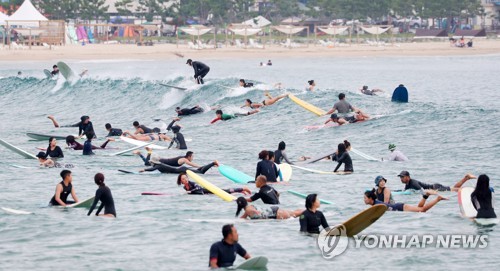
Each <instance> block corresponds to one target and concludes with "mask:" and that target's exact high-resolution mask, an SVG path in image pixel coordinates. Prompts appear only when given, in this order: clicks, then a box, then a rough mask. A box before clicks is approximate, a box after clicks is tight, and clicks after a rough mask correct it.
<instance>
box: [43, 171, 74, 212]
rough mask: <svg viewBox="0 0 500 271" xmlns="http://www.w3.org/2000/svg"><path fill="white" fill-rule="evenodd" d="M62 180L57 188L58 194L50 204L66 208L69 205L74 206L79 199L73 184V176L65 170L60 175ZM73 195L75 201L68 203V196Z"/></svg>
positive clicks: (55, 194) (56, 193)
mask: <svg viewBox="0 0 500 271" xmlns="http://www.w3.org/2000/svg"><path fill="white" fill-rule="evenodd" d="M60 175H61V178H62V179H63V180H62V181H61V182H60V183H58V184H57V186H56V192H55V193H54V196H53V197H52V199H51V200H50V202H49V206H54V205H60V206H66V205H68V204H73V203H77V202H78V197H77V196H76V192H75V189H74V188H73V185H72V184H71V183H72V182H73V176H71V171H69V170H67V169H65V170H63V171H61V173H60ZM70 194H71V197H72V198H73V200H74V201H68V196H69V195H70Z"/></svg>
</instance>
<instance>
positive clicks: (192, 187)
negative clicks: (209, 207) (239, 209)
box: [177, 172, 252, 195]
mask: <svg viewBox="0 0 500 271" xmlns="http://www.w3.org/2000/svg"><path fill="white" fill-rule="evenodd" d="M177 185H179V186H180V185H182V188H184V190H186V191H187V192H188V194H191V195H205V194H213V193H212V192H210V191H209V190H207V189H205V188H203V187H201V186H199V185H198V184H196V183H195V182H192V181H190V180H189V178H188V176H187V174H186V172H181V173H179V176H177ZM222 190H224V191H225V192H227V193H229V194H233V193H243V194H245V195H249V194H251V193H252V191H250V189H249V188H248V187H243V188H228V189H222Z"/></svg>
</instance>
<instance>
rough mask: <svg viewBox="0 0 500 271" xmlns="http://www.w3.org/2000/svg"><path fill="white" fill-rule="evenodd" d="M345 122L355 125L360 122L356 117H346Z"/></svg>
mask: <svg viewBox="0 0 500 271" xmlns="http://www.w3.org/2000/svg"><path fill="white" fill-rule="evenodd" d="M344 120H345V121H347V122H349V123H355V122H357V121H358V120H357V119H356V117H355V116H345V117H344Z"/></svg>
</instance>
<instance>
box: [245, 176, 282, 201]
mask: <svg viewBox="0 0 500 271" xmlns="http://www.w3.org/2000/svg"><path fill="white" fill-rule="evenodd" d="M255 187H257V188H259V192H257V193H255V194H253V196H251V197H250V198H247V199H246V200H247V201H248V202H254V201H256V200H258V199H261V200H262V202H264V203H265V204H280V200H279V197H280V193H278V191H276V190H275V189H274V188H273V187H271V186H269V185H267V179H266V176H264V175H260V176H259V177H257V179H256V180H255Z"/></svg>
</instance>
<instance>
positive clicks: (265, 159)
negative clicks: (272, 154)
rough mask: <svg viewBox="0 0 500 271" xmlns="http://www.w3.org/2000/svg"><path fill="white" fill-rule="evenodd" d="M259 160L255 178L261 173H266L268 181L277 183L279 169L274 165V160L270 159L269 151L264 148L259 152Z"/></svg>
mask: <svg viewBox="0 0 500 271" xmlns="http://www.w3.org/2000/svg"><path fill="white" fill-rule="evenodd" d="M259 159H260V160H261V161H259V162H258V163H257V170H256V171H255V179H256V180H257V177H259V175H264V176H266V180H267V181H268V182H272V183H275V182H277V180H276V178H277V177H278V175H279V173H278V169H277V167H276V166H275V165H274V163H273V162H271V161H269V151H266V150H263V151H261V152H260V153H259Z"/></svg>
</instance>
